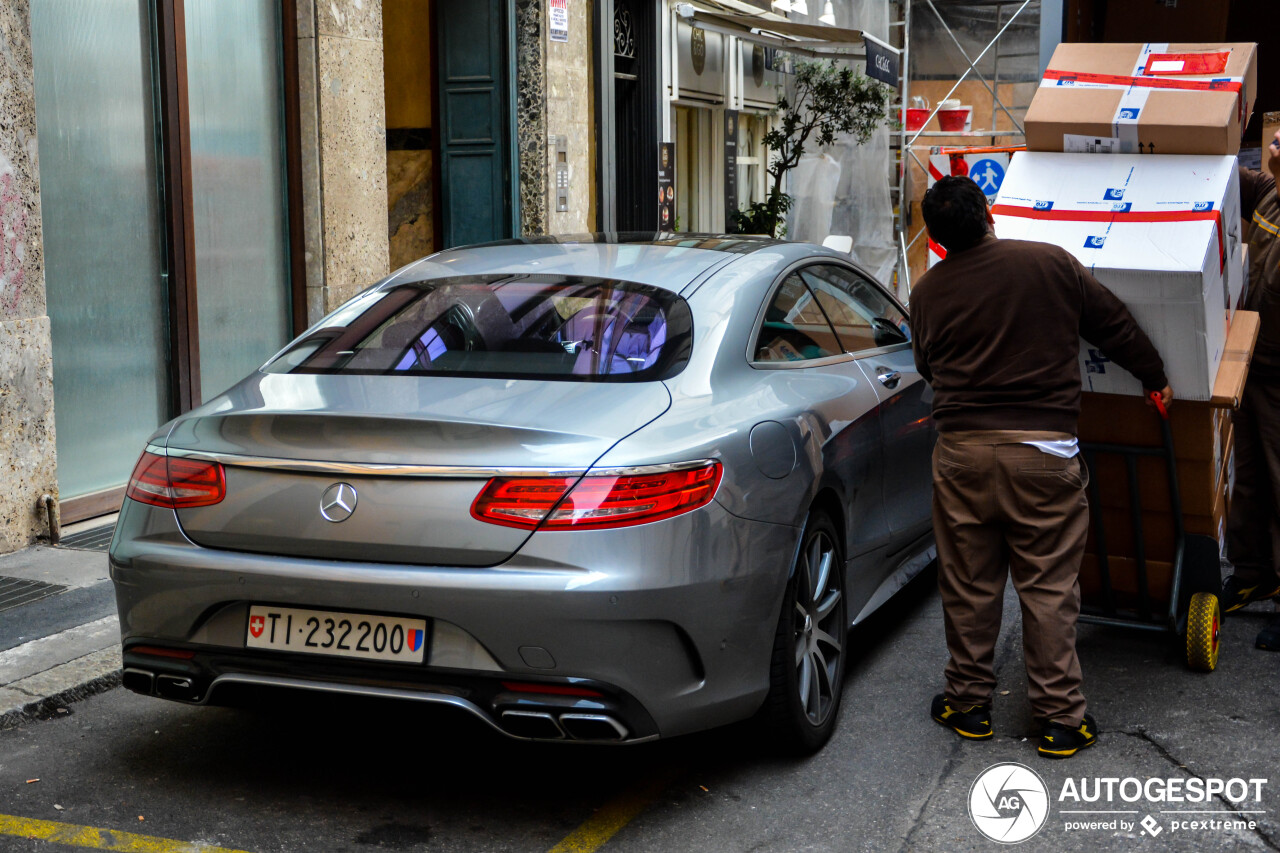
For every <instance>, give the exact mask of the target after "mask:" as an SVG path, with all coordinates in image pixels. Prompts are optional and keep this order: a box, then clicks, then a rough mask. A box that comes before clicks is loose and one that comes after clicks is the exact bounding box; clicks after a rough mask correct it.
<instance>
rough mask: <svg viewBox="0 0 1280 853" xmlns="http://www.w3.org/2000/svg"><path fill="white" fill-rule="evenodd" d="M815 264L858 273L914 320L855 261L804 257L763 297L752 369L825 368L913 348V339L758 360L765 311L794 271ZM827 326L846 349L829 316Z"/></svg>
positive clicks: (754, 329)
mask: <svg viewBox="0 0 1280 853" xmlns="http://www.w3.org/2000/svg"><path fill="white" fill-rule="evenodd" d="M815 266H833V267H839V268H840V269H842V270H845V271H847V272H849V273H851V274H853V275H855V276H857V277H858V278H860V279H862V280H863V281H865V282H866V283H867V284H868V285H870V286H871V287H873V288H874V289H875V291H876V292H877V293H879V294H880V295H882V296H884V297H885V298H886V299H888V300H889V302H890V303H891V304H893V305H894V306H895V307H896V308H897V309H898V310H899V311H901V312H902V315H903V316H904V317H906V319H907V323H908V324H909V323H910V322H911V313H910V312H909V311H908V310H907V308H906V306H905V305H903V304H902V303H901V302H899V301H898V300H897V299H896V298H895V297H894V296H893V294H891V293H890V292H889V290H888V288H886V287H884V286H882V285H881V284H880V283H879V282H877V281H876V280H875V279H874V278H873V277H872V276H871V275H869V274H868V273H866V272H864V271H863V270H861V269H859V268H858V267H857V266H855V265H854V264H851V263H848V262H847V261H844V260H842V259H841V258H837V257H834V256H818V257H811V258H805V259H804V260H801V261H797V262H795V263H793V264H790V265H789V266H787V268H786V269H784V270H783V271H782V272H781V273H779V274H778V276H777V277H776V278H775V279H774V281H773V283H772V284H771V285H769V290H768V292H767V293H766V295H765V298H764V299H763V300H761V302H760V305H759V307H758V308H757V309H756V318H755V321H754V322H753V323H752V324H751V334H750V335H749V336H748V338H747V347H746V358H747V364H748V365H749V366H750V367H751V368H753V369H755V370H796V369H801V368H807V367H825V366H827V365H832V364H841V363H844V362H846V361H858V360H861V359H864V358H869V357H873V356H877V355H884V354H885V353H891V352H901V351H902V350H904V349H908V348H910V347H911V341H903V342H902V343H897V344H890V345H889V346H883V347H875V348H874V349H865V350H856V351H854V352H850V351H848V350H845V351H844V352H842V353H839V354H837V355H832V356H826V357H823V358H814V359H805V360H802V361H760V360H759V359H757V358H756V343H757V341H759V339H760V330H761V328H762V327H763V326H764V317H765V313H766V312H767V311H768V310H769V306H770V305H772V304H773V300H774V299H775V298H776V297H777V295H778V291H779V290H780V289H781V288H782V284H783V282H785V281H786V280H787V278H788V277H789V276H791V275H793V274H798V273H800V272H801V271H802V270H804V269H807V268H809V267H815ZM801 281H802V282H804V279H803V278H802V279H801ZM804 285H805V287H806V288H808V287H809V285H808V283H807V282H805V283H804ZM810 292H811V293H812V290H810ZM814 301H815V303H816V302H817V296H816V295H815V296H814ZM818 307H819V309H820V310H822V306H821V304H820V303H819V304H818ZM823 316H824V317H825V316H826V311H825V310H823ZM827 325H828V326H830V327H831V333H832V335H834V336H835V339H836V340H837V341H840V346H841V348H843V347H844V341H841V340H840V335H839V333H838V332H836V330H835V327H834V326H833V325H832V324H831V319H830V318H829V317H827Z"/></svg>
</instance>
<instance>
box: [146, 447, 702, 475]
mask: <svg viewBox="0 0 1280 853" xmlns="http://www.w3.org/2000/svg"><path fill="white" fill-rule="evenodd" d="M147 452H148V453H152V454H154V455H156V456H174V457H178V458H183V459H199V460H202V461H206V462H219V463H221V464H223V465H230V466H233V467H239V468H266V469H271V470H275V471H297V472H301V473H308V474H333V475H339V476H341V475H353V476H383V477H422V478H433V479H474V480H482V479H483V480H487V479H490V478H492V477H581V476H583V475H585V474H587V473H588V472H590V474H591V475H592V476H595V477H635V476H642V475H645V474H666V473H669V472H675V471H688V470H690V469H693V468H701V467H703V466H704V465H707V464H710V463H711V462H712V460H710V459H696V460H692V461H689V462H672V463H667V464H662V465H634V466H628V467H622V468H593V469H587V468H526V467H520V466H512V467H502V466H497V467H481V466H474V465H402V464H396V463H383V462H333V461H329V460H322V459H280V458H276V457H270V456H250V455H247V454H240V453H219V452H212V451H207V450H184V449H182V448H177V447H169V448H164V447H158V446H156V445H154V444H149V445H147Z"/></svg>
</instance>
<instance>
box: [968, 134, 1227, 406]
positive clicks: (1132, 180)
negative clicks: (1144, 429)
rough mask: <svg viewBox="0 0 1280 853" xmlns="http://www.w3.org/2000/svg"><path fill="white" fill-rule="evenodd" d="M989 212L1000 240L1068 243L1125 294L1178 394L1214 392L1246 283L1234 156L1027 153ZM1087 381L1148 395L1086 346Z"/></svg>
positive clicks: (1016, 161) (1091, 387)
mask: <svg viewBox="0 0 1280 853" xmlns="http://www.w3.org/2000/svg"><path fill="white" fill-rule="evenodd" d="M991 212H992V214H993V215H994V216H995V223H996V234H997V235H998V236H1000V237H1006V238H1014V239H1020V240H1037V241H1040V242H1045V243H1053V244H1056V245H1058V246H1061V247H1062V248H1064V249H1066V250H1067V251H1068V252H1071V253H1072V254H1073V255H1075V257H1076V258H1077V259H1078V260H1079V261H1080V262H1081V263H1082V264H1083V265H1084V266H1085V267H1086V268H1087V269H1089V270H1091V271H1092V273H1093V274H1094V276H1096V277H1097V278H1098V280H1099V281H1101V282H1102V283H1103V284H1104V285H1106V286H1107V287H1108V288H1109V289H1110V290H1111V291H1112V292H1113V293H1115V295H1116V296H1118V297H1120V299H1121V300H1122V301H1123V302H1124V303H1125V304H1126V305H1127V306H1128V308H1129V310H1130V311H1131V312H1132V313H1133V316H1134V318H1135V319H1136V320H1137V321H1138V325H1139V326H1141V327H1142V329H1143V331H1145V332H1146V333H1147V335H1148V337H1150V338H1151V340H1152V342H1153V343H1154V344H1155V345H1156V348H1157V349H1158V350H1159V351H1160V354H1161V356H1162V357H1163V358H1164V362H1165V372H1166V373H1167V374H1168V376H1169V383H1170V385H1172V386H1173V389H1174V393H1175V394H1176V395H1177V397H1178V398H1179V399H1183V400H1202V401H1207V400H1209V399H1210V398H1211V397H1212V396H1213V393H1214V382H1215V380H1216V378H1217V373H1218V366H1219V363H1220V362H1221V361H1222V356H1223V353H1224V351H1225V349H1226V342H1227V331H1228V327H1229V324H1230V321H1231V317H1232V314H1233V313H1234V311H1235V305H1236V303H1237V301H1238V300H1239V294H1240V293H1241V291H1242V290H1243V287H1244V275H1243V270H1242V267H1241V235H1240V190H1239V176H1238V173H1237V170H1236V161H1235V158H1234V157H1225V156H1207V155H1203V156H1191V155H1187V156H1179V157H1175V156H1169V157H1141V156H1136V155H1125V154H1117V155H1115V156H1112V157H1081V156H1078V155H1073V154H1051V153H1045V152H1031V151H1028V152H1023V153H1021V154H1018V155H1016V156H1014V158H1013V160H1012V162H1011V163H1010V164H1009V170H1008V172H1007V173H1006V174H1005V178H1004V181H1003V183H1002V184H1001V186H1000V194H999V195H998V196H997V198H996V204H995V205H994V206H993V207H992V210H991ZM1080 377H1081V384H1082V387H1083V388H1084V390H1086V391H1097V392H1101V393H1106V394H1125V395H1132V396H1141V395H1142V393H1143V388H1142V385H1141V383H1140V382H1138V380H1137V379H1135V378H1134V377H1133V376H1132V375H1130V374H1129V373H1128V372H1127V371H1124V370H1122V369H1120V368H1119V367H1118V366H1117V365H1115V364H1114V363H1112V362H1111V361H1109V360H1108V359H1107V358H1106V357H1105V356H1104V355H1103V354H1102V353H1101V352H1099V351H1098V350H1097V349H1096V348H1095V347H1093V346H1091V345H1089V344H1086V343H1084V342H1082V346H1081V351H1080Z"/></svg>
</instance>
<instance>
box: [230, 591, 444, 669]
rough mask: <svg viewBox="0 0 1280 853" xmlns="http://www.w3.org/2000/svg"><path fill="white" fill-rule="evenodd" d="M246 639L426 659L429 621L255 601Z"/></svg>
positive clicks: (343, 653) (283, 647) (258, 645)
mask: <svg viewBox="0 0 1280 853" xmlns="http://www.w3.org/2000/svg"><path fill="white" fill-rule="evenodd" d="M244 644H245V646H246V647H247V648H250V649H271V650H272V651H278V652H302V653H304V654H313V655H337V656H338V657H348V658H365V659H368V660H387V661H396V662H398V663H422V661H423V658H424V655H425V652H426V645H427V622H426V620H425V619H406V618H403V617H399V616H372V615H369V614H367V613H340V612H335V611H331V610H300V609H298V608H294V607H267V606H264V605H261V604H255V605H252V606H251V607H250V608H249V626H248V630H247V632H246V634H245V643H244Z"/></svg>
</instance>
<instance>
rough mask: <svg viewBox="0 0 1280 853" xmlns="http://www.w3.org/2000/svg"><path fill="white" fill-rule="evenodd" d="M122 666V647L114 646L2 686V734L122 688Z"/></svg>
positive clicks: (0, 721)
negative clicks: (97, 695) (72, 704)
mask: <svg viewBox="0 0 1280 853" xmlns="http://www.w3.org/2000/svg"><path fill="white" fill-rule="evenodd" d="M120 666H121V663H120V647H119V646H116V645H113V646H111V647H109V648H105V649H101V650H99V651H96V652H93V653H91V654H87V655H84V656H82V657H79V658H76V659H75V660H71V661H68V662H67V663H64V664H59V665H58V666H55V667H53V668H52V669H48V670H45V671H44V672H40V673H37V674H35V675H31V676H28V677H27V678H23V679H21V680H19V681H15V682H13V683H11V684H7V685H5V686H4V687H0V731H2V730H5V729H11V728H14V727H16V726H18V725H21V724H22V723H25V722H29V721H31V720H39V719H46V718H48V717H51V716H53V715H54V714H55V713H56V709H57V708H59V707H61V706H64V705H67V704H68V703H71V702H76V701H79V700H81V699H85V698H88V697H89V696H93V695H95V694H98V693H104V692H106V691H108V690H111V689H112V688H114V687H117V686H119V684H120Z"/></svg>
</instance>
